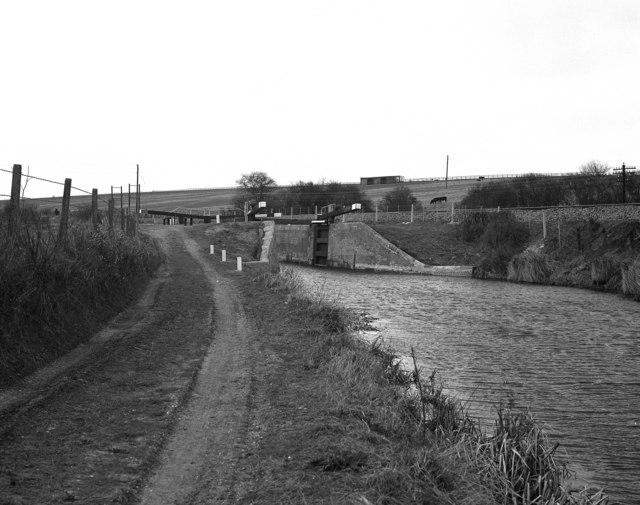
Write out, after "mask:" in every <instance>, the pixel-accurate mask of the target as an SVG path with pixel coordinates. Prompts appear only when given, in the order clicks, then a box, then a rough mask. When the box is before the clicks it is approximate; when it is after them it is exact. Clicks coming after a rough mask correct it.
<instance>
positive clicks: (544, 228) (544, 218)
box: [542, 210, 547, 238]
mask: <svg viewBox="0 0 640 505" xmlns="http://www.w3.org/2000/svg"><path fill="white" fill-rule="evenodd" d="M542 238H547V215H546V214H545V213H544V210H543V211H542Z"/></svg>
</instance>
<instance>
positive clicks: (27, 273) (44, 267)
mask: <svg viewBox="0 0 640 505" xmlns="http://www.w3.org/2000/svg"><path fill="white" fill-rule="evenodd" d="M157 263H158V257H157V253H156V252H155V248H154V247H153V245H152V244H151V243H150V242H149V241H148V240H146V239H144V238H140V239H137V238H131V237H127V236H125V235H123V234H122V233H119V232H113V233H109V232H108V231H107V230H102V229H100V230H95V229H93V228H92V227H91V226H89V225H88V224H87V223H84V222H80V221H73V222H72V223H71V225H70V227H69V230H68V233H67V237H66V240H65V241H64V242H59V240H58V233H57V229H56V227H55V226H54V225H53V224H52V223H49V222H47V221H44V220H34V219H28V220H27V219H24V220H21V222H20V223H19V226H18V228H17V230H16V232H15V233H14V234H12V235H11V236H9V235H8V233H7V226H6V223H5V222H4V221H3V220H2V218H1V217H0V285H1V286H2V291H1V293H0V328H1V329H0V385H6V384H9V383H11V382H14V381H15V380H17V379H18V378H20V377H22V376H24V375H26V374H27V373H29V372H30V371H32V370H34V369H35V368H37V367H39V366H41V365H43V364H45V363H47V362H48V361H51V360H52V359H55V358H56V357H58V356H60V355H61V354H62V353H64V352H66V351H68V350H69V349H71V348H73V347H75V346H76V345H77V344H78V343H80V342H82V341H83V340H86V339H87V338H88V336H89V335H90V333H91V332H92V331H93V330H94V329H96V328H97V327H98V326H99V325H100V324H102V323H103V322H104V321H106V320H107V319H108V318H110V317H111V316H113V315H114V314H115V313H116V312H117V311H119V310H121V309H122V308H124V306H126V304H127V303H128V302H129V301H130V300H132V299H133V298H134V297H135V296H136V294H137V292H138V290H139V289H140V285H141V283H142V282H144V281H145V280H146V279H147V278H148V277H149V275H150V274H151V272H152V271H153V270H154V269H155V267H156V266H157Z"/></svg>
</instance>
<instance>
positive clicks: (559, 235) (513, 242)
mask: <svg viewBox="0 0 640 505" xmlns="http://www.w3.org/2000/svg"><path fill="white" fill-rule="evenodd" d="M373 227H374V229H375V230H376V231H378V233H380V234H381V235H382V236H384V237H385V238H386V239H387V240H389V241H391V242H392V243H394V244H395V245H397V246H398V247H400V248H401V249H402V250H403V251H405V252H407V253H409V254H410V255H412V256H413V257H414V258H416V259H418V260H420V261H422V262H423V263H426V264H428V265H471V266H473V267H475V268H474V275H475V276H476V277H479V278H489V279H502V280H511V281H515V282H532V283H538V284H551V285H559V286H572V287H580V288H589V289H597V290H603V291H611V292H617V293H623V294H625V295H628V296H631V297H634V298H635V299H640V223H638V222H637V221H617V222H596V221H593V220H592V221H579V222H565V223H563V224H562V227H561V229H560V230H559V231H556V230H554V231H553V233H551V232H550V233H549V234H548V236H547V237H546V238H543V237H542V232H541V230H537V232H535V233H532V232H531V231H530V227H529V226H528V225H527V224H525V223H519V222H518V221H516V220H515V218H514V217H513V216H512V215H511V214H510V213H509V212H508V211H503V212H500V213H474V214H470V215H467V216H465V218H464V219H463V221H462V222H460V223H456V224H449V223H422V222H416V223H411V224H407V225H405V224H398V223H393V224H392V223H387V224H376V225H373Z"/></svg>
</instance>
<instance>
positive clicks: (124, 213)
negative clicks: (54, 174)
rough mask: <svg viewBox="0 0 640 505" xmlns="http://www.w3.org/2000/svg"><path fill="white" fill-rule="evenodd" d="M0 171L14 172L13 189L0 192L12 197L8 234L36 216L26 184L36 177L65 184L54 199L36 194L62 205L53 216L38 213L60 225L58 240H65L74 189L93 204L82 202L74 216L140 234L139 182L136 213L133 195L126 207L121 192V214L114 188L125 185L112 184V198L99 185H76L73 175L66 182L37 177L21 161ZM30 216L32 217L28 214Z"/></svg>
mask: <svg viewBox="0 0 640 505" xmlns="http://www.w3.org/2000/svg"><path fill="white" fill-rule="evenodd" d="M0 172H5V173H10V174H11V175H12V179H11V188H10V189H11V193H10V194H5V193H0V196H4V197H8V198H9V199H10V201H9V205H8V209H7V214H8V231H9V236H11V235H13V234H14V233H16V232H17V230H18V229H19V227H20V226H21V225H23V224H26V223H29V224H32V222H33V221H35V220H36V219H35V218H34V217H33V216H34V215H35V214H34V213H33V212H32V213H28V212H26V211H27V210H28V209H27V206H26V205H25V203H26V202H27V201H29V200H31V199H30V198H27V197H25V196H24V193H25V191H26V188H27V185H28V183H29V181H30V180H37V181H40V182H44V183H47V184H52V185H57V186H62V187H63V196H62V199H61V200H60V199H58V198H54V199H51V200H50V199H42V198H37V199H34V200H37V201H38V203H41V202H43V201H49V202H50V203H54V202H55V203H56V204H58V203H59V204H60V206H61V209H58V208H57V207H56V208H55V210H54V211H53V212H52V214H53V215H52V216H51V218H49V216H48V215H44V216H41V217H39V218H38V219H39V220H40V221H42V220H43V219H46V220H47V224H49V225H54V226H56V227H57V228H58V234H59V240H63V239H64V238H65V237H66V234H67V230H68V223H69V216H70V206H71V205H70V199H71V190H72V189H73V190H76V191H78V192H80V193H84V194H86V195H90V196H91V203H90V205H84V206H80V207H79V208H77V209H76V211H75V212H74V214H75V216H76V217H78V218H80V219H85V220H91V222H92V224H93V226H94V227H95V228H98V226H102V225H107V226H108V229H109V230H110V231H113V230H115V229H118V228H119V229H120V230H122V231H124V232H126V233H127V234H130V235H135V234H137V229H138V217H139V213H140V212H139V208H140V186H139V185H137V186H135V187H136V196H135V209H136V211H135V214H134V215H132V213H131V206H130V201H131V198H130V195H129V206H128V207H124V202H123V198H122V195H121V198H120V212H119V214H120V215H119V218H120V219H117V217H118V216H116V205H115V199H114V198H113V188H114V187H119V188H120V189H121V192H122V188H123V186H112V187H111V188H112V189H111V191H112V197H111V198H109V199H105V198H104V197H101V196H99V195H98V190H97V189H96V188H94V189H92V190H91V191H88V190H86V189H83V188H79V187H76V186H73V185H72V183H71V179H65V181H64V182H59V181H54V180H51V179H47V178H44V177H37V176H35V175H31V174H30V173H27V174H23V173H22V166H21V165H14V166H13V169H12V170H6V169H3V168H0ZM130 189H131V184H130V185H129V190H130ZM99 201H101V202H102V203H103V204H106V207H107V210H106V212H105V211H104V209H100V208H99V206H98V202H99ZM29 216H31V217H29Z"/></svg>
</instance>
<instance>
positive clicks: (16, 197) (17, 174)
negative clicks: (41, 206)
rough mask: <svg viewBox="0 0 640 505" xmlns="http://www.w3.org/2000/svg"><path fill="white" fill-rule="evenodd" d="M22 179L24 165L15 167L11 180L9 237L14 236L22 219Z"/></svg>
mask: <svg viewBox="0 0 640 505" xmlns="http://www.w3.org/2000/svg"><path fill="white" fill-rule="evenodd" d="M21 179H22V165H13V179H11V202H10V203H9V236H11V235H13V234H14V232H15V231H16V228H17V227H18V220H19V219H20V183H21Z"/></svg>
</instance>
